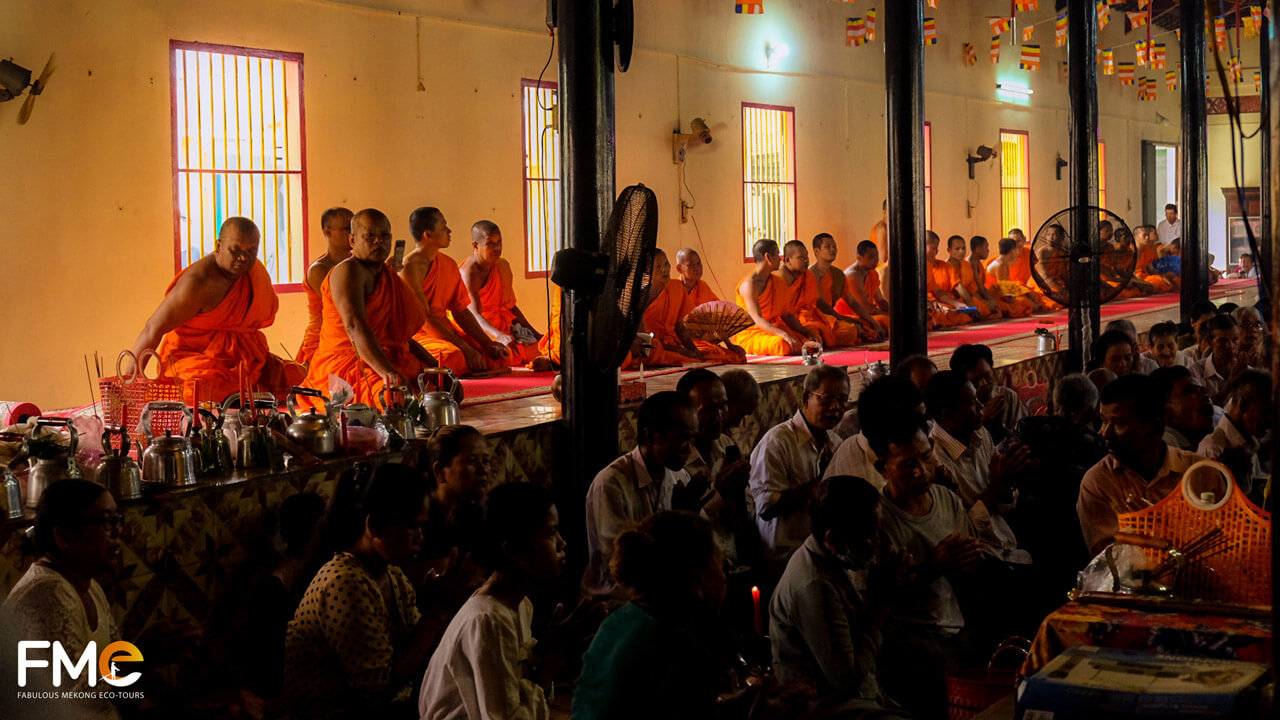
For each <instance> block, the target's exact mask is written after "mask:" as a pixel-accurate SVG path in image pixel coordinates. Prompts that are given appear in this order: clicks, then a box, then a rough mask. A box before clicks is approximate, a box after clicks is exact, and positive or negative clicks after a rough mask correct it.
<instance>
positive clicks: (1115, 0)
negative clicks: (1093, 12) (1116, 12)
mask: <svg viewBox="0 0 1280 720" xmlns="http://www.w3.org/2000/svg"><path fill="white" fill-rule="evenodd" d="M1107 4H1108V5H1123V4H1124V0H1107Z"/></svg>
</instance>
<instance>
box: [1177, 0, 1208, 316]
mask: <svg viewBox="0 0 1280 720" xmlns="http://www.w3.org/2000/svg"><path fill="white" fill-rule="evenodd" d="M1180 12H1181V14H1182V43H1181V44H1182V198H1181V200H1182V202H1181V203H1180V206H1179V208H1178V213H1179V214H1180V215H1181V216H1182V319H1183V320H1186V319H1187V318H1188V316H1190V314H1191V306H1192V305H1194V304H1196V303H1197V302H1199V301H1201V300H1208V299H1209V238H1208V234H1209V213H1208V203H1209V195H1208V192H1209V188H1208V185H1207V184H1206V182H1205V181H1206V180H1207V179H1208V177H1207V176H1208V167H1209V166H1208V155H1207V149H1208V124H1207V123H1208V120H1207V117H1208V112H1209V108H1208V101H1207V100H1206V99H1205V91H1204V73H1205V60H1204V56H1205V50H1204V46H1205V18H1204V0H1182V4H1181V8H1180Z"/></svg>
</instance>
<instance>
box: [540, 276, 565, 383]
mask: <svg viewBox="0 0 1280 720" xmlns="http://www.w3.org/2000/svg"><path fill="white" fill-rule="evenodd" d="M562 292H563V291H562V290H561V289H560V286H559V285H556V284H554V283H552V285H551V312H550V313H549V315H550V317H551V322H550V324H549V326H548V327H547V334H546V335H543V336H542V339H541V340H539V341H538V354H540V355H544V356H546V357H547V359H549V360H550V361H551V362H552V363H553V364H555V365H559V364H560V295H561V293H562Z"/></svg>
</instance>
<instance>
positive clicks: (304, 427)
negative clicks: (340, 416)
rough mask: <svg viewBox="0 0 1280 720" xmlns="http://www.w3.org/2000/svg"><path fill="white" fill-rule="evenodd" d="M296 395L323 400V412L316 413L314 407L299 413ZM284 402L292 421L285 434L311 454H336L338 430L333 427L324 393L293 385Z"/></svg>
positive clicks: (322, 455)
mask: <svg viewBox="0 0 1280 720" xmlns="http://www.w3.org/2000/svg"><path fill="white" fill-rule="evenodd" d="M298 395H304V396H306V397H314V398H320V399H321V400H323V401H325V412H324V414H320V413H317V412H316V410H315V408H314V407H313V408H311V409H310V410H309V411H308V412H305V413H299V412H298V407H297V403H296V401H295V398H296V397H297V396H298ZM285 402H286V404H287V405H288V407H289V415H291V416H292V417H293V422H291V423H289V429H288V430H286V431H285V435H287V436H288V437H289V439H290V440H293V441H294V442H296V443H298V444H299V445H301V446H302V447H303V448H304V449H305V450H307V451H308V452H310V453H312V454H313V455H319V456H321V457H324V456H328V455H334V454H336V453H337V451H338V432H337V430H335V429H334V426H333V419H332V418H331V417H330V415H329V411H328V401H327V399H326V398H325V396H324V394H323V393H321V392H320V391H319V390H312V389H311V388H305V387H294V388H293V389H292V390H291V391H290V392H289V397H288V398H287V399H286V400H285Z"/></svg>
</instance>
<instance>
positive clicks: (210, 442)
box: [194, 402, 235, 477]
mask: <svg viewBox="0 0 1280 720" xmlns="http://www.w3.org/2000/svg"><path fill="white" fill-rule="evenodd" d="M214 410H218V414H217V415H215V414H214V413H213V411H214ZM196 412H197V414H198V417H201V418H204V425H203V426H202V427H201V428H200V429H199V430H198V431H196V433H195V439H194V442H195V444H196V451H197V453H198V457H199V458H200V467H199V468H198V470H200V474H201V475H203V476H205V477H210V476H215V475H225V474H227V473H229V472H231V470H232V469H233V468H234V467H235V462H234V460H233V459H232V457H231V441H230V440H229V439H228V438H227V434H226V433H225V432H224V431H223V425H224V423H225V421H226V415H224V414H223V412H222V409H221V407H220V406H219V405H218V404H216V403H211V402H210V403H201V404H200V407H199V408H198V409H197V410H196ZM233 414H234V411H233Z"/></svg>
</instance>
